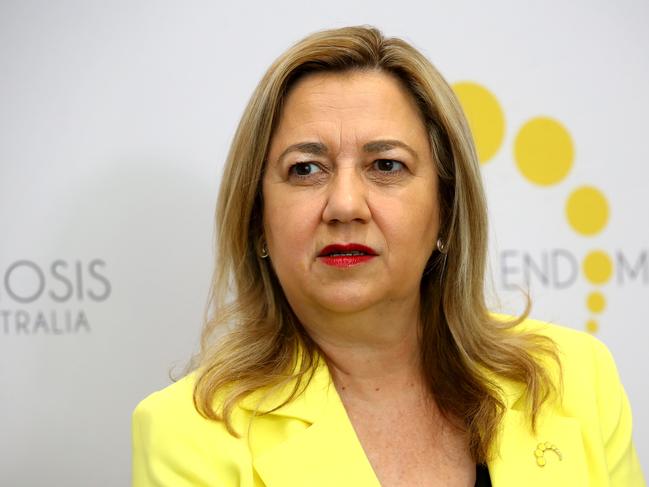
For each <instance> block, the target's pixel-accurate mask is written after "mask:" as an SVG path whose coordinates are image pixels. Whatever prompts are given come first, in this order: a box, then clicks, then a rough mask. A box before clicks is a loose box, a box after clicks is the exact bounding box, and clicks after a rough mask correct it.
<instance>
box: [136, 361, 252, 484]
mask: <svg viewBox="0 0 649 487" xmlns="http://www.w3.org/2000/svg"><path fill="white" fill-rule="evenodd" d="M195 382H196V373H195V372H193V373H190V374H188V375H187V376H185V377H183V378H182V379H180V380H178V381H177V382H174V383H173V384H171V385H169V386H167V387H165V388H163V389H161V390H159V391H156V392H154V393H152V394H150V395H148V396H147V397H146V398H144V399H143V400H142V401H140V402H139V403H138V405H137V406H136V407H135V409H134V411H133V415H132V448H133V485H151V484H152V483H156V482H157V484H156V485H177V486H185V485H187V486H189V485H199V484H200V485H238V483H234V480H233V483H229V481H226V480H227V479H228V478H229V477H228V476H229V475H234V476H237V478H238V476H239V475H240V474H239V472H242V471H243V472H245V471H248V470H249V468H248V467H247V465H248V464H249V463H250V455H249V453H248V451H247V447H246V445H245V444H244V442H242V441H241V439H240V438H237V437H236V436H233V435H231V434H230V433H229V432H228V431H227V429H226V428H225V425H224V424H223V422H221V421H214V420H211V419H208V418H205V417H204V416H202V415H201V414H200V413H199V412H198V411H197V410H196V408H195V406H194V399H193V393H194V385H195ZM217 453H218V454H217ZM215 475H218V476H219V478H218V481H217V479H216V478H215Z"/></svg>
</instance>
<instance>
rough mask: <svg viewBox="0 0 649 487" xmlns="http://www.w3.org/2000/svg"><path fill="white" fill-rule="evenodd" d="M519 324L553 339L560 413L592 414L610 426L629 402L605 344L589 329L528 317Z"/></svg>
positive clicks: (600, 421)
mask: <svg viewBox="0 0 649 487" xmlns="http://www.w3.org/2000/svg"><path fill="white" fill-rule="evenodd" d="M518 326H519V327H520V329H521V330H524V331H529V332H533V333H536V334H538V335H541V336H545V337H548V338H550V339H551V340H552V341H553V342H554V345H555V346H556V351H557V355H558V359H559V362H560V366H561V372H560V377H561V378H560V381H559V384H558V386H559V387H558V389H559V392H560V396H561V401H560V404H561V409H562V410H563V413H565V414H570V415H572V414H574V415H585V416H588V415H592V419H593V420H597V421H598V422H599V423H600V424H602V425H603V426H604V428H606V424H607V423H610V424H611V427H613V425H614V423H615V422H616V421H617V420H618V418H619V415H620V414H623V413H624V410H625V409H627V408H628V404H627V399H626V394H625V392H624V387H623V385H622V382H621V379H620V376H619V374H618V370H617V366H616V364H615V360H614V359H613V356H612V354H611V352H610V350H609V349H608V347H607V346H606V345H605V344H604V343H603V342H602V341H601V340H599V339H598V338H597V337H595V336H593V335H591V334H590V333H586V332H584V331H580V330H575V329H572V328H568V327H566V326H562V325H558V324H554V323H549V322H545V321H541V320H536V319H531V318H528V319H525V320H524V321H523V322H522V323H521V324H520V325H518ZM543 360H548V359H547V358H544V359H543Z"/></svg>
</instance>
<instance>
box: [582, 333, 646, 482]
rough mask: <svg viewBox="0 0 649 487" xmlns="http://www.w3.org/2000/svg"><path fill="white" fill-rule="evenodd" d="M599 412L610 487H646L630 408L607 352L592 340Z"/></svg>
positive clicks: (595, 340) (611, 358)
mask: <svg viewBox="0 0 649 487" xmlns="http://www.w3.org/2000/svg"><path fill="white" fill-rule="evenodd" d="M591 343H592V344H593V349H594V350H593V353H594V356H595V367H596V371H595V373H596V380H597V408H598V411H599V417H600V428H601V435H602V442H603V444H604V450H605V457H606V462H607V467H608V471H609V479H610V484H609V485H611V487H644V486H645V485H646V484H645V481H644V479H643V475H642V470H641V468H640V462H639V460H638V455H637V453H636V450H635V447H634V445H633V438H632V434H631V432H632V418H631V406H630V404H629V400H628V398H627V395H626V392H625V391H624V387H623V386H622V383H621V381H620V378H619V375H618V371H617V367H616V366H615V362H614V360H613V357H612V355H611V353H610V352H609V350H608V348H606V346H605V345H604V344H603V343H602V342H600V341H599V340H597V339H595V338H593V339H592V342H591Z"/></svg>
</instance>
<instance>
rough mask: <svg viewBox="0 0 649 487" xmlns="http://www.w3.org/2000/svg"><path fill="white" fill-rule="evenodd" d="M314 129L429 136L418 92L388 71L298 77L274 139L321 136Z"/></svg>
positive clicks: (365, 134)
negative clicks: (405, 85) (412, 90)
mask: <svg viewBox="0 0 649 487" xmlns="http://www.w3.org/2000/svg"><path fill="white" fill-rule="evenodd" d="M314 131H316V132H323V131H324V132H327V131H329V132H333V131H338V132H339V136H340V137H341V138H343V137H344V136H346V135H352V134H353V135H354V136H355V137H357V138H359V137H360V138H363V137H375V136H377V135H380V136H383V137H392V138H395V137H404V136H406V135H409V136H410V137H411V138H413V137H415V138H416V137H423V138H424V139H426V140H427V134H426V129H425V126H424V123H423V120H422V117H421V114H420V112H419V108H418V107H417V104H416V103H415V101H414V99H413V97H412V95H411V94H410V93H409V92H408V90H407V89H406V88H405V87H404V86H403V85H402V82H401V81H400V80H399V79H397V78H396V77H395V76H394V75H392V74H389V73H385V72H382V71H350V72H344V73H330V72H326V73H312V74H308V75H306V76H305V77H304V78H302V79H300V80H298V81H297V82H296V83H295V85H294V86H293V87H292V88H291V89H290V91H289V93H288V95H287V97H286V100H285V103H284V106H283V109H282V112H281V114H280V120H279V124H278V127H277V130H276V132H275V134H274V138H273V139H274V140H273V142H275V143H279V142H287V143H288V142H291V141H286V140H284V139H286V138H287V137H289V138H294V137H300V136H304V137H308V136H316V137H317V136H318V135H319V134H314V133H313V132H314ZM379 132H383V133H380V134H379ZM413 142H414V141H413ZM272 145H275V144H272Z"/></svg>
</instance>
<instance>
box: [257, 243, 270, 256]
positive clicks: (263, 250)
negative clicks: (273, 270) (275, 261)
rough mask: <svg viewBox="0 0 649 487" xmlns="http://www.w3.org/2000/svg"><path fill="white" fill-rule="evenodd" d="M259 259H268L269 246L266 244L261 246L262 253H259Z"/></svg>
mask: <svg viewBox="0 0 649 487" xmlns="http://www.w3.org/2000/svg"><path fill="white" fill-rule="evenodd" d="M259 257H261V258H262V259H265V258H267V257H268V246H267V245H266V242H264V243H263V244H261V251H260V252H259Z"/></svg>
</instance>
